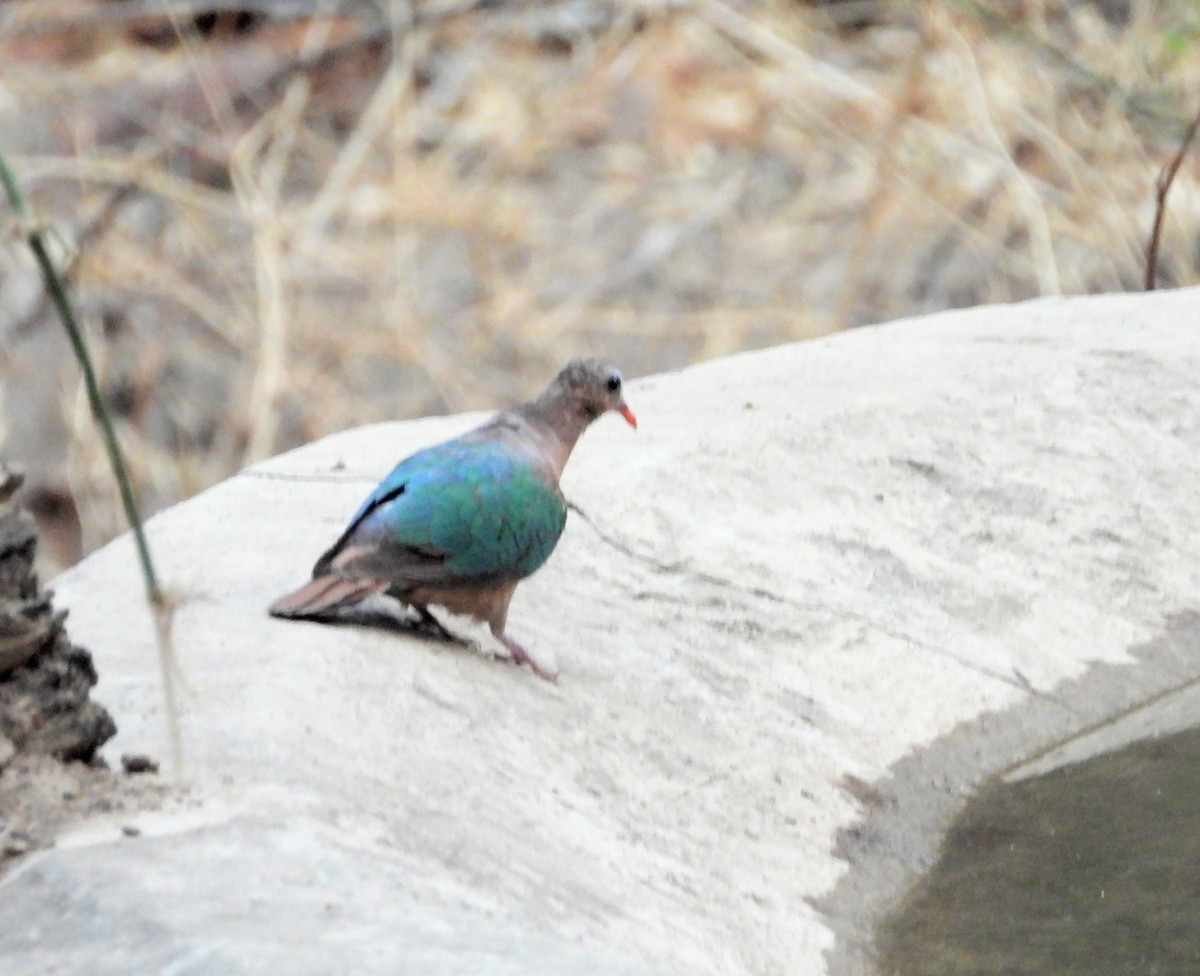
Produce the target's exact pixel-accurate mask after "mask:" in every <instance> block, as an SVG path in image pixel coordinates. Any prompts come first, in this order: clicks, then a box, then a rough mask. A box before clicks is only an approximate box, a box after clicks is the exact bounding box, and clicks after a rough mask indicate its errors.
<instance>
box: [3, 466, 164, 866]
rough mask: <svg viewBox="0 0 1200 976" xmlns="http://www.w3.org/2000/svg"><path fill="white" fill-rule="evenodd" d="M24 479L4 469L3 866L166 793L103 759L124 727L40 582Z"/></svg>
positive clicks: (88, 657) (63, 616)
mask: <svg viewBox="0 0 1200 976" xmlns="http://www.w3.org/2000/svg"><path fill="white" fill-rule="evenodd" d="M21 480H22V479H21V476H20V475H19V474H15V473H13V472H11V471H9V470H8V469H6V468H5V467H4V466H3V465H0V867H3V865H4V864H5V862H6V861H9V860H10V859H12V858H14V857H17V856H19V855H21V854H24V853H26V852H28V851H30V850H33V849H34V848H37V847H42V846H45V845H47V844H48V843H50V842H51V841H52V839H53V837H54V835H55V834H56V833H57V831H58V830H59V829H61V828H62V827H63V826H64V825H65V824H67V823H68V822H70V821H72V820H76V819H78V818H80V817H82V816H84V815H87V814H95V813H103V812H118V811H121V810H124V809H129V808H131V807H133V806H142V805H144V797H143V794H145V793H147V792H148V791H149V792H154V791H155V790H158V791H160V792H161V789H162V787H161V786H159V785H158V784H157V783H155V782H143V783H138V784H136V785H134V784H130V783H129V781H128V778H127V777H121V776H118V775H117V774H116V773H114V772H113V771H112V770H110V769H108V768H107V766H106V765H105V763H104V762H103V760H101V759H99V758H98V757H97V755H96V752H97V750H98V749H99V748H100V747H101V746H102V745H103V744H104V743H105V742H107V741H108V740H109V739H110V738H112V737H113V735H115V734H116V731H117V726H116V723H115V722H114V721H113V719H112V716H111V715H109V713H108V712H107V711H106V710H105V708H104V707H103V706H102V705H99V704H98V703H96V702H94V701H92V700H91V698H90V697H89V695H90V691H91V688H92V686H93V685H95V683H96V669H95V666H94V665H93V664H92V656H91V654H89V653H88V652H87V651H86V650H84V649H83V648H82V647H78V646H76V645H75V644H72V643H71V640H70V638H69V637H68V636H67V632H66V628H65V626H64V621H65V619H66V612H65V611H55V609H54V607H53V605H52V594H51V593H50V592H49V591H45V590H42V589H41V587H40V586H39V584H38V579H37V574H36V573H35V572H34V569H33V565H34V556H35V551H36V548H37V532H36V527H35V524H34V521H33V518H32V517H31V516H30V515H29V514H28V513H27V512H25V511H23V510H22V509H21V508H19V507H17V506H16V505H15V504H13V502H12V497H13V494H14V493H15V492H16V490H17V488H18V487H20V484H21ZM150 763H151V765H153V763H152V761H150ZM147 768H149V767H147ZM138 779H139V780H142V781H146V780H151V781H153V780H154V779H155V777H147V776H139V777H138Z"/></svg>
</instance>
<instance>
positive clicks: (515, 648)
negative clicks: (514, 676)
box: [492, 629, 558, 682]
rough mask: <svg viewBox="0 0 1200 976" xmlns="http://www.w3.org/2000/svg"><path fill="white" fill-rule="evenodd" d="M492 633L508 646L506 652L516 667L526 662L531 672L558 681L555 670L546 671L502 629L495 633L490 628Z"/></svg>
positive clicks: (548, 679)
mask: <svg viewBox="0 0 1200 976" xmlns="http://www.w3.org/2000/svg"><path fill="white" fill-rule="evenodd" d="M492 633H493V634H495V635H496V639H497V640H499V641H500V643H501V644H503V645H504V646H505V647H507V648H508V653H509V654H511V655H512V659H513V664H515V665H517V666H518V667H519V666H520V665H522V664H528V665H529V667H530V668H532V669H533V673H534V674H536V675H537V676H538V677H539V678H543V679H545V680H546V681H553V682H557V681H558V674H557V673H556V672H554V671H547V670H546V669H545V668H543V667H542V666H541V665H540V664H538V663H537V661H535V660H534V659H533V658H532V656H530V654H529V652H528V651H527V650H525V648H523V647H522V646H521V645H520V644H518V643H517V642H516V641H515V640H513V639H512V638H511V637H509V636H508V635H507V634H505V633H503V632H502V631H501V632H499V633H497V631H496V630H494V629H493V630H492Z"/></svg>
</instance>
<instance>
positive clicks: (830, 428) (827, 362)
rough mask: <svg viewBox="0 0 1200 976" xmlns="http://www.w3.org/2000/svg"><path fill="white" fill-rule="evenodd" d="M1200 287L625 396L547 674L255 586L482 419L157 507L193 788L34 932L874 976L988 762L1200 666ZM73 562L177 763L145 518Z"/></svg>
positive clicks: (127, 720)
mask: <svg viewBox="0 0 1200 976" xmlns="http://www.w3.org/2000/svg"><path fill="white" fill-rule="evenodd" d="M1197 302H1198V294H1197V292H1196V291H1181V292H1173V293H1158V294H1154V295H1151V296H1103V297H1097V298H1080V299H1060V300H1047V301H1038V302H1033V303H1029V304H1024V305H1018V306H1010V307H993V308H985V309H977V310H972V311H966V312H956V313H949V314H944V315H939V316H934V317H930V318H925V319H919V320H913V321H908V322H902V323H896V324H893V325H891V326H887V327H882V328H876V329H863V330H858V331H856V332H853V333H848V334H842V335H839V336H836V337H833V338H830V339H826V340H821V341H817V342H811V343H806V344H803V345H796V346H789V347H783V348H778V349H772V350H768V351H764V352H760V353H751V354H745V355H741V356H736V357H732V358H729V359H723V360H719V361H715V362H710V363H707V364H704V365H702V366H698V367H695V368H692V369H689V370H686V371H683V372H681V373H676V374H670V375H663V376H657V377H652V378H649V379H646V380H642V381H639V382H635V383H633V384H631V388H630V391H629V399H630V403H631V405H632V406H633V407H634V409H635V410H636V411H637V413H638V417H639V420H640V422H641V429H640V432H639V433H638V434H636V435H634V434H632V433H631V432H630V431H629V430H628V429H627V428H625V426H624V425H623V424H620V423H619V422H618V421H609V420H606V421H604V422H602V423H600V424H598V425H597V426H596V427H595V428H594V429H593V430H592V431H590V432H589V433H588V434H587V435H586V436H585V438H584V439H583V441H582V442H581V443H580V445H579V447H578V449H577V451H576V454H575V456H574V458H573V459H572V462H571V465H570V466H569V467H568V470H567V474H566V478H565V479H564V484H565V488H566V491H567V494H568V496H570V497H571V498H572V499H573V500H574V501H576V502H577V503H578V504H579V505H581V506H582V507H583V509H584V510H586V511H587V512H588V513H589V515H590V516H591V518H592V519H593V520H594V521H595V522H596V523H597V524H598V525H599V526H600V527H601V528H603V530H604V531H605V532H606V533H608V534H610V535H611V536H612V537H614V538H615V539H616V540H618V541H619V542H620V544H621V545H622V546H624V547H627V548H628V550H631V551H632V554H631V553H630V552H626V551H623V550H622V549H619V548H617V547H615V546H613V545H609V544H607V543H605V542H604V541H602V540H601V539H599V538H598V537H597V535H596V533H595V532H594V531H593V530H592V528H590V527H589V526H588V525H587V524H586V523H584V522H583V521H582V520H581V519H579V518H578V517H576V516H573V517H572V519H571V521H570V522H569V524H568V528H567V532H566V534H565V536H564V538H563V540H562V542H561V544H560V546H559V549H558V551H557V552H556V553H555V555H554V556H553V557H552V559H551V561H550V563H549V564H548V566H547V567H546V568H545V569H544V570H543V571H542V572H541V573H540V574H538V575H537V576H536V577H534V578H533V579H532V580H530V581H528V582H527V583H525V584H524V585H523V587H522V588H521V589H519V590H518V591H517V597H516V599H515V600H514V603H513V607H512V612H511V615H510V618H509V627H510V632H511V633H512V634H514V636H516V637H517V638H518V639H519V640H521V641H522V642H524V643H525V644H526V645H527V646H528V647H529V648H530V649H531V650H532V651H533V652H534V653H535V655H541V656H543V657H546V658H552V659H554V660H556V661H557V664H558V666H559V668H560V669H561V678H560V683H559V685H558V686H556V687H555V686H551V685H548V684H546V683H544V682H541V681H539V680H537V679H536V678H534V677H533V676H531V675H530V674H529V673H528V672H527V671H521V670H518V669H516V668H513V667H510V666H507V665H505V664H503V663H500V662H496V661H493V660H489V659H488V658H487V657H485V656H484V655H483V654H480V653H475V652H471V651H468V650H462V649H458V648H452V647H448V646H446V645H442V644H437V643H429V642H422V641H419V640H415V639H412V638H409V637H405V636H401V635H398V634H396V633H391V632H384V631H381V630H378V629H364V628H357V627H346V626H338V627H331V626H321V625H317V624H307V623H295V622H284V621H278V620H272V619H270V618H268V617H267V616H266V614H265V612H264V607H265V606H266V605H267V604H268V603H269V602H270V601H271V600H272V599H273V598H274V597H276V596H278V595H279V594H280V593H282V592H283V591H285V590H287V589H289V588H291V587H293V586H295V585H297V584H298V583H299V582H301V581H302V580H303V578H304V577H305V575H306V574H307V571H308V569H309V567H310V566H311V563H312V561H313V560H314V558H315V557H316V556H317V555H318V554H319V553H320V551H321V550H322V549H323V547H324V546H326V545H327V544H328V543H329V542H330V541H331V540H332V539H333V538H334V537H335V536H336V534H337V533H338V531H339V530H340V528H341V526H342V524H343V522H344V521H345V519H346V518H347V517H348V516H349V514H350V513H351V512H352V511H353V509H354V508H355V507H356V505H357V504H358V502H359V501H360V500H361V498H362V497H363V496H364V495H365V494H366V492H368V491H369V490H370V488H371V487H372V486H373V484H374V483H375V481H376V480H377V479H379V478H380V477H381V476H382V475H384V474H385V473H386V472H387V471H388V470H389V469H390V467H391V466H392V464H393V463H394V461H395V460H397V459H398V458H399V457H401V456H403V455H404V454H406V453H408V452H410V451H411V450H413V449H415V448H417V447H419V446H421V445H423V444H426V443H429V442H432V441H435V440H438V439H441V438H443V437H446V436H448V435H451V434H453V433H456V432H458V431H460V430H462V429H465V428H466V427H468V426H470V425H471V424H472V423H473V422H474V421H475V420H476V419H478V418H476V417H455V418H447V419H442V420H426V421H421V422H417V423H409V424H390V425H382V426H377V427H371V428H364V429H360V430H355V431H350V432H347V433H345V434H341V435H338V436H335V437H331V438H328V439H326V440H324V441H321V442H319V443H317V444H314V445H311V446H310V447H307V448H304V449H302V450H299V451H295V452H293V453H291V454H287V455H284V456H282V457H280V458H276V459H274V460H273V461H271V462H268V463H266V464H264V465H261V466H259V467H257V468H254V469H251V470H249V471H247V472H244V473H243V474H241V475H239V476H238V477H235V478H233V479H231V480H230V481H228V482H226V483H224V484H222V485H219V486H218V487H216V488H214V489H212V490H210V491H208V492H205V493H204V494H203V495H201V496H199V497H197V498H195V499H193V500H191V501H189V502H187V503H184V504H182V505H179V506H177V507H176V508H173V509H171V510H170V511H168V512H166V513H164V514H163V515H161V516H159V517H157V518H156V519H154V520H153V522H152V524H151V535H152V542H153V545H154V550H155V555H156V558H157V560H158V563H159V566H160V572H161V573H162V575H163V577H164V578H165V579H166V580H167V581H168V582H169V584H170V585H171V586H172V587H173V588H174V589H176V590H177V591H178V592H179V593H180V594H181V595H182V597H183V602H182V605H181V606H180V608H179V611H178V613H177V616H176V621H175V657H176V667H177V672H178V684H179V686H180V687H179V699H180V707H181V710H182V716H183V744H184V754H185V758H186V772H185V776H186V780H187V782H188V783H189V784H190V785H191V788H192V796H193V798H194V799H195V802H196V805H197V808H196V809H194V810H192V811H190V812H189V813H188V814H187V816H188V817H190V819H187V820H186V821H180V822H179V824H178V825H176V826H175V827H172V818H171V817H170V816H169V815H163V814H158V815H156V816H157V818H158V819H157V820H154V821H153V823H152V822H151V820H150V819H149V815H148V819H147V827H146V829H144V830H143V832H142V834H141V835H140V836H138V837H134V838H130V837H123V836H121V837H119V839H118V837H117V836H113V835H110V834H101V835H96V836H95V837H94V839H92V840H90V841H88V842H87V843H80V844H75V845H74V846H71V847H69V848H63V849H60V850H57V851H52V852H47V853H43V854H40V855H36V856H34V857H31V858H29V859H28V860H27V861H26V862H25V864H24V866H23V867H22V868H21V869H20V870H19V871H18V872H16V873H15V874H13V875H10V876H9V877H8V878H6V879H5V880H4V881H3V882H0V955H3V956H4V957H5V958H6V959H15V960H17V963H16V966H17V968H16V969H15V970H14V971H15V972H30V973H33V972H41V971H53V972H56V973H78V974H85V973H86V974H89V976H92V974H107V973H113V974H116V973H128V972H178V973H185V972H186V973H205V974H207V973H212V974H218V973H219V974H231V973H233V974H242V973H245V974H259V973H262V974H266V973H280V972H286V973H289V974H297V976H304V974H314V976H316V974H320V973H331V972H353V973H356V974H375V973H378V974H395V973H397V972H401V971H405V972H414V973H422V974H426V976H441V974H488V976H499V974H506V973H522V974H536V973H546V974H550V973H556V974H557V973H597V974H599V973H604V974H611V973H641V974H649V973H657V974H666V973H672V974H684V973H686V974H702V976H703V974H712V976H718V974H720V976H725V974H729V976H735V974H736V976H743V974H744V976H751V974H763V973H774V972H780V973H789V974H799V976H807V974H822V973H825V972H842V971H846V972H848V971H851V970H850V969H849V968H847V967H849V966H850V962H848V961H847V960H848V959H849V958H850V956H849V955H847V953H850V954H851V955H852V954H853V952H854V951H855V950H856V947H860V946H861V944H862V943H863V941H864V940H865V939H867V938H868V937H869V934H870V933H869V928H868V926H869V922H870V921H871V919H872V918H874V913H876V912H877V911H878V909H879V907H880V905H881V904H882V903H883V902H885V901H886V898H887V897H890V896H891V894H892V893H894V892H895V891H896V890H897V889H898V886H899V885H900V884H901V883H902V882H903V879H904V878H905V877H907V876H908V874H909V872H911V871H912V870H913V869H915V868H916V867H917V866H919V865H920V864H921V863H922V862H923V861H926V860H927V858H928V856H929V854H930V852H931V850H932V845H933V844H934V843H935V842H936V839H937V828H938V826H939V824H940V823H941V821H942V819H943V818H944V817H945V815H946V814H947V813H948V812H950V811H952V810H953V808H954V806H955V805H956V804H957V803H958V802H960V800H961V796H962V793H963V791H964V790H966V789H968V788H969V786H970V784H971V783H972V782H974V781H975V780H976V779H977V778H978V777H979V776H981V775H984V774H988V773H992V772H995V771H999V770H1001V769H1002V768H1004V767H1006V766H1008V765H1009V764H1016V763H1018V762H1019V761H1021V760H1022V759H1025V758H1029V757H1031V756H1033V755H1034V754H1036V753H1039V752H1040V751H1043V750H1046V749H1049V748H1050V747H1051V746H1053V745H1054V743H1055V742H1056V741H1057V740H1058V739H1060V738H1062V737H1065V736H1068V735H1070V734H1072V733H1073V732H1075V731H1076V730H1078V729H1080V728H1082V727H1084V726H1085V725H1091V724H1093V723H1097V722H1099V723H1103V721H1104V720H1105V719H1106V718H1108V717H1111V716H1115V715H1117V714H1118V713H1120V712H1122V711H1124V710H1126V709H1128V708H1129V707H1130V706H1131V705H1134V704H1136V703H1137V702H1138V701H1140V700H1141V698H1143V697H1150V696H1151V695H1153V694H1158V693H1161V692H1163V691H1164V690H1168V689H1170V688H1172V687H1176V686H1180V685H1183V684H1184V683H1186V681H1187V680H1188V679H1189V677H1195V676H1196V674H1197V672H1200V666H1197V664H1196V663H1195V662H1194V661H1190V660H1188V659H1187V656H1186V654H1184V653H1183V652H1181V651H1179V650H1178V648H1176V649H1175V650H1172V651H1170V653H1167V652H1166V651H1163V652H1162V653H1158V651H1156V650H1155V648H1156V647H1159V649H1160V650H1161V648H1162V647H1165V646H1166V645H1162V644H1161V641H1160V644H1159V645H1156V644H1155V643H1154V641H1155V640H1156V639H1159V638H1162V637H1163V635H1168V636H1169V635H1170V633H1172V631H1171V627H1172V626H1178V625H1179V619H1180V618H1172V615H1173V614H1178V613H1179V612H1180V611H1182V610H1185V609H1187V608H1189V607H1193V606H1195V604H1196V594H1197V593H1198V592H1200V558H1198V555H1200V542H1197V541H1196V540H1197V539H1198V538H1200V505H1197V488H1196V486H1197V484H1200V384H1197V382H1196V377H1197V376H1198V375H1200V333H1198V332H1197V330H1196V327H1195V310H1196V307H1197ZM55 589H56V590H57V592H58V601H59V603H60V605H62V606H65V607H69V608H70V610H71V628H72V629H71V632H72V636H73V637H74V639H76V640H77V641H79V642H80V643H82V644H84V645H85V646H87V647H89V648H90V649H91V650H92V651H93V652H94V654H95V657H96V661H97V665H98V667H99V670H100V673H101V684H100V687H99V688H98V690H97V693H96V694H97V697H98V698H99V699H100V700H101V701H102V702H104V703H105V704H106V705H107V706H108V707H109V708H110V709H111V710H112V711H113V713H114V715H115V716H116V718H117V722H118V724H119V725H120V727H121V734H120V735H119V737H118V738H117V739H116V740H115V742H114V744H113V745H112V747H111V750H112V754H113V755H116V754H117V753H119V752H146V753H150V754H152V755H156V756H159V757H161V758H163V759H166V758H167V757H168V755H169V752H170V750H169V744H168V740H167V738H166V734H165V720H164V714H163V704H162V702H163V699H162V694H161V687H160V677H159V669H158V661H157V658H156V652H155V649H154V641H153V636H152V629H151V626H150V621H149V619H148V616H147V613H146V612H145V610H144V609H143V608H142V606H141V604H140V602H139V594H140V583H139V581H138V577H137V567H136V563H135V560H134V556H133V551H132V548H131V546H130V543H129V541H128V540H127V539H122V540H119V541H118V542H116V543H114V544H113V545H111V546H109V547H107V548H106V549H104V550H102V551H101V552H98V553H97V554H95V555H94V556H92V557H91V558H89V559H88V560H86V561H85V562H84V563H83V564H82V565H81V566H79V567H78V568H77V569H75V570H73V571H72V572H70V573H68V574H67V575H66V576H64V577H62V578H60V579H59V580H58V581H56V583H55ZM1173 619H1174V620H1175V623H1174V624H1173V623H1172V620H1173ZM489 646H490V645H489ZM1139 646H1142V649H1141V650H1140V651H1137V653H1135V649H1137V648H1138V647H1139ZM1172 647H1174V645H1172ZM1102 662H1106V663H1107V664H1108V665H1113V666H1115V667H1103V666H1101V663H1102ZM1189 669H1190V670H1189ZM1114 676H1116V677H1114ZM1139 696H1141V697H1139ZM1001 710H1007V711H1005V712H1004V714H1001V715H997V716H991V717H989V715H988V713H993V712H1000V711H1001ZM972 723H974V724H972ZM872 784H873V785H872ZM197 810H198V811H199V813H197ZM181 816H182V815H181ZM863 818H866V821H865V824H863V825H861V826H860V828H858V829H850V830H848V828H853V827H854V825H855V824H856V823H858V822H859V821H862V820H863ZM128 819H129V818H125V820H124V821H123V822H128ZM837 851H840V852H841V853H842V854H843V855H844V856H846V857H849V858H850V860H851V862H852V863H851V866H850V867H848V863H847V861H846V860H844V859H842V858H839V857H838V856H837V854H836V853H835V852H837ZM868 880H869V883H868ZM835 889H836V890H835ZM815 905H820V906H821V908H820V909H818V908H817V907H814V906H815ZM835 932H838V933H840V934H841V935H842V936H843V937H844V944H843V945H842V946H840V947H839V949H838V951H837V952H835V953H833V954H832V955H830V956H828V957H827V956H826V951H827V950H831V949H833V947H834V933H835Z"/></svg>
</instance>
